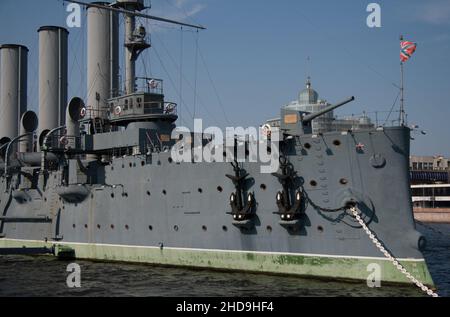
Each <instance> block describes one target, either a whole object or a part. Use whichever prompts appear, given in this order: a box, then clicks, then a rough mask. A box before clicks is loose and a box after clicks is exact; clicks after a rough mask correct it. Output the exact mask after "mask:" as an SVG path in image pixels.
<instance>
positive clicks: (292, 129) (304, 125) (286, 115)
mask: <svg viewBox="0 0 450 317" xmlns="http://www.w3.org/2000/svg"><path fill="white" fill-rule="evenodd" d="M354 100H355V97H351V98H349V99H347V100H345V101H343V102H341V103H338V104H336V105H333V106H329V107H327V108H325V109H323V110H321V111H319V112H316V113H307V112H303V111H297V110H292V109H285V108H283V109H282V110H281V130H282V131H283V132H284V133H285V134H288V135H305V134H312V121H313V120H314V119H317V118H319V117H321V116H323V115H324V114H327V113H329V112H331V111H333V110H335V109H337V108H340V107H342V106H345V105H346V104H348V103H350V102H352V101H354Z"/></svg>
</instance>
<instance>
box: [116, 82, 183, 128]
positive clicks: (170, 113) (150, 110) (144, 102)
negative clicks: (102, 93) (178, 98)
mask: <svg viewBox="0 0 450 317" xmlns="http://www.w3.org/2000/svg"><path fill="white" fill-rule="evenodd" d="M138 79H139V84H138V87H137V88H138V92H135V93H132V94H129V95H124V96H119V97H115V98H112V99H110V100H108V105H109V119H110V122H111V123H112V124H116V125H128V124H129V123H130V122H139V121H141V122H142V121H155V120H162V121H169V122H175V121H176V120H177V119H178V116H177V104H176V103H173V102H166V101H164V88H163V84H164V82H163V80H161V79H155V78H138Z"/></svg>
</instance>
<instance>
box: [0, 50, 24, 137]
mask: <svg viewBox="0 0 450 317" xmlns="http://www.w3.org/2000/svg"><path fill="white" fill-rule="evenodd" d="M0 55H1V56H0V71H1V73H0V144H5V143H8V142H9V141H11V139H13V138H15V137H16V136H18V133H19V122H20V119H21V116H22V114H23V113H24V112H25V111H26V110H27V80H28V79H27V72H28V69H27V67H28V48H26V47H25V46H22V45H15V44H6V45H1V46H0Z"/></svg>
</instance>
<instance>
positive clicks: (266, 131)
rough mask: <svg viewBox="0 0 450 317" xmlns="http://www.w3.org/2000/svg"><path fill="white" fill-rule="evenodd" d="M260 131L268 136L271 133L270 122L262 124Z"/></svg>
mask: <svg viewBox="0 0 450 317" xmlns="http://www.w3.org/2000/svg"><path fill="white" fill-rule="evenodd" d="M262 133H263V135H264V136H265V137H270V136H271V135H272V127H271V126H270V124H265V125H263V127H262Z"/></svg>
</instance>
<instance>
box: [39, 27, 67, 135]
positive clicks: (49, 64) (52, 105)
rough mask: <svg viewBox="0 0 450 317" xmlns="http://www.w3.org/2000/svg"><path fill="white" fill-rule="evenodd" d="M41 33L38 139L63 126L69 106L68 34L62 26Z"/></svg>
mask: <svg viewBox="0 0 450 317" xmlns="http://www.w3.org/2000/svg"><path fill="white" fill-rule="evenodd" d="M38 33H39V133H38V135H39V137H40V138H42V134H43V132H48V131H49V130H52V129H54V128H57V127H59V126H61V125H63V124H64V121H65V115H66V111H65V109H66V105H67V85H68V83H67V76H68V73H67V72H68V35H69V32H68V31H67V30H66V29H64V28H61V27H56V26H44V27H41V28H40V29H39V30H38Z"/></svg>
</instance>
